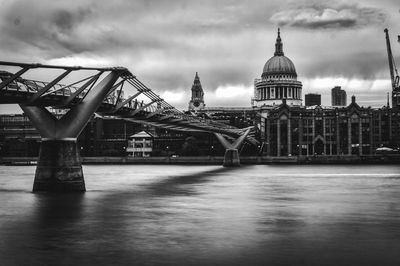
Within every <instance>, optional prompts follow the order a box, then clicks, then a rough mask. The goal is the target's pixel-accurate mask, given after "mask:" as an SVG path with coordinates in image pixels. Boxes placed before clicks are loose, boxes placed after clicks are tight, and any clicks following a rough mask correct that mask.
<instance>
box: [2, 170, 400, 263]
mask: <svg viewBox="0 0 400 266" xmlns="http://www.w3.org/2000/svg"><path fill="white" fill-rule="evenodd" d="M34 171H35V167H30V166H26V167H13V166H0V204H1V205H0V265H93V264H97V265H112V264H114V265H400V166H393V165H392V166H390V165H389V166H387V165H386V166H368V165H367V166H317V165H314V166H297V165H296V166H287V165H279V166H272V165H269V166H267V165H255V166H242V167H240V168H235V169H228V168H223V167H220V166H177V165H168V166H165V165H122V166H121V165H118V166H109V165H107V166H84V173H85V180H86V187H87V189H88V191H87V192H86V193H84V194H67V195H54V194H33V193H31V189H32V183H33V175H34Z"/></svg>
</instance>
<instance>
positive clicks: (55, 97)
mask: <svg viewBox="0 0 400 266" xmlns="http://www.w3.org/2000/svg"><path fill="white" fill-rule="evenodd" d="M0 66H1V70H0V82H1V83H0V104H19V106H20V107H21V108H22V110H23V112H24V113H25V114H26V115H27V116H28V117H29V119H30V121H31V122H32V124H33V126H34V127H35V128H36V129H37V130H38V131H39V133H40V135H41V138H42V141H41V146H40V152H39V157H38V164H37V168H36V173H35V179H34V184H33V191H85V190H86V188H85V181H84V177H83V171H82V163H81V158H80V155H79V150H78V147H77V138H78V136H79V134H80V133H81V131H82V130H83V128H84V127H85V126H86V124H87V123H88V121H89V120H90V118H91V116H92V115H93V114H94V113H96V114H97V115H100V116H103V117H105V116H107V117H113V118H115V119H124V120H128V121H132V122H135V123H143V124H148V125H151V126H154V127H161V128H167V129H173V130H178V131H197V132H209V133H213V134H215V136H216V137H217V139H218V140H219V141H220V142H221V144H222V145H223V146H224V148H225V149H226V151H225V156H224V166H238V165H240V159H239V152H238V149H239V147H240V146H241V145H242V144H243V143H244V142H248V143H250V144H252V145H257V140H255V139H254V138H253V137H251V136H250V134H249V133H250V131H251V130H252V127H249V128H244V129H239V128H235V127H232V126H229V125H227V124H223V123H219V122H216V121H213V120H211V119H207V118H204V117H198V116H196V115H195V114H187V113H184V112H182V111H179V110H177V109H176V108H175V107H173V106H172V105H170V104H169V103H167V102H166V101H165V100H163V99H162V98H161V97H160V96H159V95H157V94H156V93H155V92H154V91H153V90H151V89H150V88H148V87H147V86H146V85H144V84H143V83H142V82H141V81H140V80H138V79H137V77H136V76H135V75H133V74H132V73H131V72H130V71H129V70H128V69H127V68H124V67H110V68H97V67H79V66H73V67H72V66H58V65H43V64H27V63H15V62H3V61H0ZM49 77H51V78H50V80H48V79H49ZM38 79H40V80H38ZM44 80H46V81H44ZM61 82H63V83H61ZM50 110H51V111H50Z"/></svg>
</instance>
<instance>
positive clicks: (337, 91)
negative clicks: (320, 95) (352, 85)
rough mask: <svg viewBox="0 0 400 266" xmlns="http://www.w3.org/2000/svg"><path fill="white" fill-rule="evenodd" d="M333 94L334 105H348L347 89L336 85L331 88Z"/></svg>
mask: <svg viewBox="0 0 400 266" xmlns="http://www.w3.org/2000/svg"><path fill="white" fill-rule="evenodd" d="M331 95H332V106H346V105H347V94H346V91H345V90H342V89H341V87H340V86H335V87H334V88H333V89H332V90H331Z"/></svg>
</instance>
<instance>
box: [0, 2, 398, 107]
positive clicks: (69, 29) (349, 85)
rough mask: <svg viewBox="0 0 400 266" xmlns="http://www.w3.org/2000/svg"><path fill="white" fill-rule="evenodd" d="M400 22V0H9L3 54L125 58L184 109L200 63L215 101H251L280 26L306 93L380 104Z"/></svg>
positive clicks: (75, 61)
mask: <svg viewBox="0 0 400 266" xmlns="http://www.w3.org/2000/svg"><path fill="white" fill-rule="evenodd" d="M399 22H400V4H399V2H398V0H364V1H362V3H361V1H358V2H356V1H353V0H346V1H341V0H330V1H323V0H322V1H318V0H316V1H301V0H300V1H299V0H298V1H287V0H277V1H275V0H273V1H266V0H262V1H261V0H251V1H250V0H248V1H243V0H218V1H217V0H202V1H198V0H197V1H190V0H176V1H167V0H165V1H162V0H157V1H156V0H143V1H139V0H135V1H129V0H113V1H100V0H80V1H70V0H68V1H61V0H40V1H39V0H36V1H33V0H32V1H30V0H24V1H22V0H21V1H18V0H0V36H1V37H0V60H2V61H17V62H32V63H33V62H39V63H48V64H63V65H83V66H125V67H127V68H129V69H130V70H131V72H132V73H134V74H135V75H136V76H137V77H138V78H139V79H140V80H141V81H142V82H143V83H145V84H146V85H148V86H149V87H151V88H152V89H153V90H154V91H157V92H158V93H159V94H161V95H162V97H163V98H164V99H166V100H167V101H169V102H170V103H171V104H173V105H175V106H177V107H178V108H181V109H186V108H187V104H188V101H189V98H190V88H191V84H192V82H193V78H194V75H195V72H196V71H198V72H199V76H200V79H201V82H202V85H203V88H204V90H205V101H206V104H207V106H249V105H250V97H251V96H252V93H253V82H254V79H255V78H259V77H260V76H261V72H262V68H263V65H264V64H265V62H266V61H267V60H268V59H269V58H270V57H271V56H273V53H274V44H275V39H276V31H277V28H278V27H280V28H281V36H282V40H283V49H284V52H285V55H286V56H288V57H289V58H290V59H291V60H292V61H293V62H294V64H295V66H296V69H297V74H298V79H299V80H300V81H302V82H303V93H309V92H314V93H321V94H322V101H323V104H325V105H328V104H329V103H330V89H331V88H332V87H334V86H342V88H344V89H346V90H347V92H348V97H350V96H351V95H353V94H354V95H356V96H357V101H358V102H359V103H360V104H361V105H364V106H369V105H371V106H375V107H380V106H382V105H384V104H385V102H386V92H388V91H390V80H389V69H388V64H387V54H386V46H385V36H384V32H383V29H384V28H386V27H387V28H389V33H390V34H391V41H392V49H393V52H394V54H395V60H396V61H397V62H398V64H399V65H400V43H398V42H397V35H398V34H400V23H399ZM0 108H1V109H0V112H7V110H8V111H9V110H12V108H11V107H9V106H7V107H5V106H2V107H0Z"/></svg>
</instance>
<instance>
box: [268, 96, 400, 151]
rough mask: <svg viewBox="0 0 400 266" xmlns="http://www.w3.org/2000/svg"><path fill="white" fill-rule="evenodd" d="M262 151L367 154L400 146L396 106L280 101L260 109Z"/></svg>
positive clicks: (398, 112)
mask: <svg viewBox="0 0 400 266" xmlns="http://www.w3.org/2000/svg"><path fill="white" fill-rule="evenodd" d="M262 119H263V120H264V122H263V124H264V125H265V128H264V134H263V138H264V140H263V141H264V143H265V148H264V152H265V153H266V155H269V156H314V155H360V156H362V155H371V154H374V153H375V152H376V149H377V148H379V147H392V148H400V110H399V109H397V108H392V109H391V108H387V107H384V108H380V109H373V108H365V107H360V106H359V105H358V104H357V103H356V100H355V97H354V96H353V97H352V102H351V104H350V105H348V106H346V107H321V106H313V107H293V106H289V105H287V103H286V102H285V101H284V102H283V103H282V104H281V105H279V106H277V107H276V108H273V109H270V110H266V111H264V118H262Z"/></svg>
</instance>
